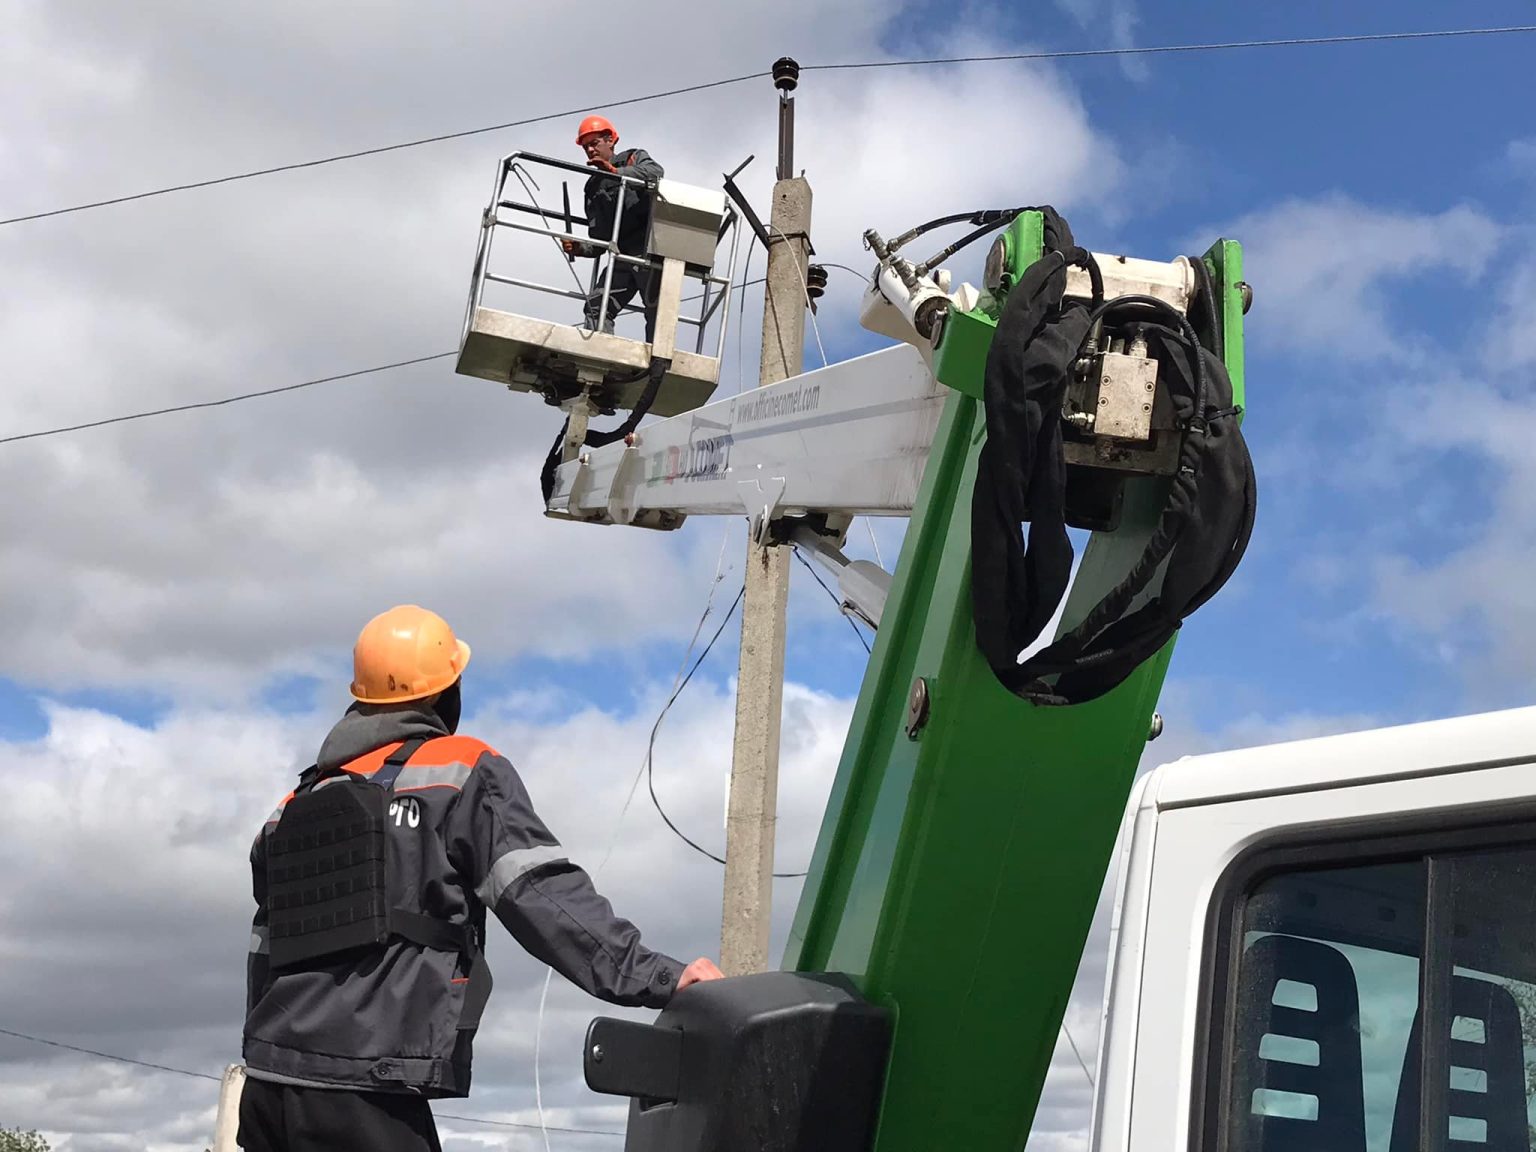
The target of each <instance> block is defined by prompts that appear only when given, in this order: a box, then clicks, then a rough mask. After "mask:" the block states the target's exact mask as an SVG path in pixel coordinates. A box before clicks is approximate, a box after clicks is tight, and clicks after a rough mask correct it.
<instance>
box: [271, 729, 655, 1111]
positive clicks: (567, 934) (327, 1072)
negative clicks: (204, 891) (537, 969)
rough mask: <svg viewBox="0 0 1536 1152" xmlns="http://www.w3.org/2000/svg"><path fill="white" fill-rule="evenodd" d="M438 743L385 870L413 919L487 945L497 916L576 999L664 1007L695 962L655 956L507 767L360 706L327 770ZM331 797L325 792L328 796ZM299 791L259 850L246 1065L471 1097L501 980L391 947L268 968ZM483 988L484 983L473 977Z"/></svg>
mask: <svg viewBox="0 0 1536 1152" xmlns="http://www.w3.org/2000/svg"><path fill="white" fill-rule="evenodd" d="M417 737H424V738H427V740H428V742H427V743H426V744H424V745H422V746H421V747H420V748H419V749H418V750H417V751H416V753H415V754H414V755H413V756H412V757H411V758H410V760H409V761H408V762H407V764H406V766H405V768H404V769H403V770H402V771H401V773H400V775H399V778H398V779H397V780H396V782H395V786H394V790H393V794H392V796H391V801H392V806H391V809H390V814H391V819H390V821H389V822H388V837H389V839H388V845H387V848H386V851H387V853H388V855H389V867H390V869H391V871H392V873H393V875H394V876H396V877H399V878H400V879H401V882H402V883H401V887H403V888H404V891H400V892H392V893H391V898H392V899H393V900H394V902H395V903H396V904H398V905H400V906H401V907H404V908H406V909H407V910H410V911H416V912H421V913H424V914H426V915H428V916H432V917H434V918H436V919H440V920H446V921H449V922H450V923H452V924H456V925H461V926H469V927H470V928H471V929H473V931H474V932H475V934H476V935H477V936H478V939H479V941H480V947H481V948H483V946H484V926H485V913H486V909H490V910H491V911H492V912H494V913H495V914H496V917H497V919H498V920H500V921H501V923H502V924H503V925H504V926H505V927H506V929H507V931H509V932H510V933H511V934H512V935H513V937H515V938H516V940H517V941H518V943H519V944H521V945H522V946H523V947H524V948H525V949H527V950H528V951H529V952H531V953H532V954H533V955H534V956H535V957H537V958H538V959H539V960H541V961H543V962H544V963H545V964H548V965H549V966H550V967H552V968H553V969H555V971H557V972H559V973H560V974H561V975H563V976H565V977H566V978H567V979H568V980H570V981H571V982H572V983H574V984H576V985H577V986H578V987H580V988H583V989H585V990H586V991H587V992H589V993H591V994H592V995H593V996H597V997H599V998H601V999H603V1000H607V1001H609V1002H611V1003H614V1004H621V1005H629V1006H639V1007H646V1008H660V1007H662V1006H664V1005H665V1004H666V1003H667V1001H668V1000H669V999H670V998H671V996H672V994H673V992H674V991H675V989H676V987H677V980H678V977H679V976H680V975H681V973H682V970H683V964H682V963H681V962H679V961H677V960H675V959H673V958H672V957H670V956H665V955H663V954H661V953H659V952H652V951H651V950H649V949H648V948H646V947H645V946H644V945H643V944H641V942H640V933H639V931H638V930H637V929H636V928H635V926H634V925H633V924H631V923H629V922H628V921H627V920H624V919H621V918H620V917H618V916H617V915H615V914H614V911H613V909H612V907H611V906H610V905H609V903H608V901H607V900H605V899H604V898H603V897H602V896H600V895H599V894H598V893H597V891H596V889H594V887H593V886H592V881H591V879H590V878H589V877H588V876H587V874H586V873H585V872H584V871H583V870H582V869H580V868H578V867H577V866H576V865H575V864H572V863H571V862H570V861H569V860H568V859H566V856H565V852H564V850H563V849H562V848H561V847H560V844H559V842H558V841H557V840H556V839H555V837H554V836H553V835H552V834H551V833H550V831H549V829H548V828H546V827H545V825H544V823H543V821H541V820H540V819H539V817H538V814H537V813H535V812H534V810H533V804H532V802H531V801H530V800H529V797H528V792H527V790H526V789H525V788H524V787H523V783H522V781H521V780H520V779H519V778H518V775H517V772H516V771H515V770H514V769H513V767H512V765H511V763H509V762H508V761H507V760H506V759H505V758H504V757H502V756H501V755H500V754H498V753H497V752H496V751H495V750H494V749H492V748H490V747H489V746H487V745H485V744H483V743H481V742H480V741H478V740H474V739H471V738H469V737H464V736H452V735H449V734H448V732H447V729H446V727H445V726H444V724H443V722H442V721H441V720H440V719H439V718H438V716H437V714H436V713H435V712H433V711H431V710H430V709H427V708H412V707H399V706H396V707H392V708H376V707H370V706H368V705H361V704H359V705H354V706H353V707H352V708H351V709H349V710H348V712H347V714H346V715H345V716H344V717H343V718H342V719H341V721H340V722H339V723H338V724H337V725H336V727H335V728H334V729H332V731H331V733H330V735H329V736H327V737H326V739H325V743H324V745H323V746H322V747H321V750H320V756H319V758H318V761H317V763H318V766H319V768H320V769H321V770H322V772H323V771H326V770H330V769H335V768H340V767H343V766H345V767H346V769H347V771H349V772H352V773H355V774H359V775H363V776H368V775H371V774H372V773H373V772H375V771H377V770H378V769H379V767H380V766H382V764H383V762H384V760H385V759H386V758H387V757H388V756H389V754H390V753H391V752H393V751H395V750H396V749H397V748H398V747H399V746H400V745H401V744H402V743H403V742H404V741H407V740H410V739H414V738H417ZM320 786H321V787H324V784H322V785H320ZM292 796H293V794H292V793H289V795H288V796H287V797H285V798H284V800H283V802H282V804H279V805H278V807H277V810H276V811H275V812H273V813H272V816H271V817H270V818H269V819H268V820H267V822H266V824H265V826H264V827H263V828H262V830H261V832H260V833H258V835H257V837H256V843H255V846H254V847H253V848H252V850H251V870H252V876H253V882H254V889H255V896H256V916H255V920H254V921H253V923H252V928H251V950H250V962H249V966H248V972H247V998H246V1022H245V1044H244V1055H245V1064H246V1070H247V1074H248V1075H250V1076H251V1077H253V1078H255V1079H259V1080H270V1081H276V1082H279V1083H288V1084H300V1085H308V1086H315V1087H331V1088H347V1089H354V1090H363V1091H374V1092H380V1091H383V1092H407V1093H416V1094H421V1095H426V1096H433V1097H442V1096H463V1095H466V1094H467V1093H468V1091H469V1081H470V1057H471V1046H472V1043H473V1040H474V1033H475V1027H476V1025H477V1024H478V1020H479V1009H480V1007H481V1006H482V1005H483V1003H484V997H485V995H486V994H488V992H489V971H488V969H486V967H485V964H484V962H483V959H481V958H480V957H479V955H478V949H476V950H474V951H475V954H474V955H468V954H465V955H455V954H453V953H450V952H440V951H436V950H433V949H428V948H423V947H422V946H420V945H418V944H414V943H411V942H409V941H407V940H403V939H397V938H392V939H391V940H390V942H389V943H388V944H387V945H386V946H384V947H383V948H381V949H379V950H377V951H375V952H372V953H369V954H365V955H364V956H363V957H362V958H361V959H359V958H356V957H352V958H334V962H332V959H333V958H322V959H321V960H318V961H316V962H314V964H313V965H311V966H309V967H304V968H299V969H295V970H291V971H290V970H282V971H278V972H273V971H272V970H271V969H270V967H269V965H268V962H267V959H268V942H267V907H266V887H267V883H266V842H267V838H268V836H270V835H271V833H272V830H273V829H274V828H275V827H276V826H277V821H278V820H279V818H280V817H281V816H282V812H283V808H284V806H285V805H286V804H287V803H288V800H290V799H292ZM472 976H473V978H472Z"/></svg>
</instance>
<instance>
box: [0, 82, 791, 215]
mask: <svg viewBox="0 0 1536 1152" xmlns="http://www.w3.org/2000/svg"><path fill="white" fill-rule="evenodd" d="M771 75H772V73H771V72H750V73H747V74H746V75H744V76H731V77H729V78H727V79H725V80H710V81H706V82H705V83H703V84H690V85H688V86H687V87H685V88H669V89H668V90H667V91H665V92H651V93H649V94H647V95H645V96H631V97H628V98H627V99H624V100H611V101H608V102H607V103H604V104H598V105H582V106H581V107H580V108H568V109H565V110H564V111H561V112H546V113H543V114H542V115H539V116H528V117H525V118H524V119H522V120H508V121H507V122H506V123H504V124H488V125H486V126H485V127H484V128H467V129H465V130H464V131H462V132H444V133H442V134H441V135H438V136H423V137H421V138H420V139H418V140H406V141H403V142H401V143H399V144H385V145H382V146H381V147H378V148H363V149H359V150H358V151H356V152H340V153H337V154H336V155H334V156H322V157H320V158H319V159H318V160H301V161H299V162H297V163H294V164H278V165H275V166H273V167H271V168H257V169H255V170H254V171H251V172H236V173H234V174H233V175H230V176H216V177H214V178H212V179H210V180H194V181H191V182H189V183H186V184H173V185H170V186H169V187H166V188H155V189H152V190H150V191H148V192H135V193H133V194H132V195H129V196H113V197H111V198H110V199H107V200H92V201H90V202H89V203H85V204H75V205H72V206H71V207H68V208H53V209H50V210H48V211H46V212H33V213H30V214H28V215H26V216H12V217H10V218H9V219H6V220H0V227H4V226H5V225H7V224H21V223H24V222H25V221H28V220H46V219H48V218H49V217H52V216H65V215H68V214H69V213H71V212H86V211H89V210H90V209H92V208H105V207H107V206H109V205H112V204H127V203H129V202H131V201H134V200H148V199H149V198H150V197H152V196H168V195H170V194H171V193H172V192H190V191H192V190H193V189H196V188H212V187H213V186H215V185H217V184H233V183H234V182H235V181H237V180H254V179H256V178H257V177H260V176H274V175H276V174H277V173H279V172H294V171H297V170H299V169H301V168H319V167H321V166H322V165H325V164H337V163H340V162H341V161H343V160H358V159H361V158H362V157H364V156H379V155H382V154H383V153H385V152H399V151H402V150H403V149H406V148H419V147H421V146H422V145H423V144H440V143H442V142H443V141H445V140H462V139H464V138H465V137H466V136H481V135H484V134H485V133H487V132H501V131H504V130H506V129H508V128H526V127H528V126H529V125H530V124H544V123H547V122H548V121H550V120H560V119H563V118H564V117H566V116H580V115H581V114H582V113H584V112H588V111H590V110H591V108H593V107H601V108H625V107H629V106H631V105H635V104H645V103H647V102H649V101H651V100H665V99H668V98H669V97H672V96H685V95H687V94H689V93H691V92H705V91H708V90H709V89H711V88H725V87H727V86H729V85H731V84H742V83H745V82H746V81H748V80H761V79H762V78H763V77H765V76H771Z"/></svg>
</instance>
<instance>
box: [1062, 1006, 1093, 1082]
mask: <svg viewBox="0 0 1536 1152" xmlns="http://www.w3.org/2000/svg"><path fill="white" fill-rule="evenodd" d="M1061 1034H1062V1035H1063V1036H1065V1037H1066V1038H1067V1044H1068V1045H1069V1046H1070V1047H1071V1049H1072V1055H1074V1056H1076V1057H1077V1066H1078V1067H1079V1068H1081V1069H1082V1070H1083V1075H1084V1076H1086V1077H1087V1078H1088V1087H1090V1088H1092V1087H1093V1073H1092V1072H1090V1071H1088V1061H1086V1060H1084V1059H1083V1054H1082V1052H1080V1051H1079V1050H1078V1047H1077V1041H1076V1040H1074V1039H1072V1032H1071V1030H1070V1029H1069V1028H1068V1027H1067V1022H1066V1021H1065V1020H1063V1021H1062V1022H1061Z"/></svg>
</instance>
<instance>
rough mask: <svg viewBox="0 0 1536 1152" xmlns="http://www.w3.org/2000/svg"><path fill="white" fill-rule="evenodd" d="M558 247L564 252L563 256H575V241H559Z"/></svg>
mask: <svg viewBox="0 0 1536 1152" xmlns="http://www.w3.org/2000/svg"><path fill="white" fill-rule="evenodd" d="M560 247H561V249H562V250H563V251H564V252H565V254H566V255H567V256H574V255H576V241H574V240H562V241H560Z"/></svg>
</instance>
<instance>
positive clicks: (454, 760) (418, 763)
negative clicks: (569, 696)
mask: <svg viewBox="0 0 1536 1152" xmlns="http://www.w3.org/2000/svg"><path fill="white" fill-rule="evenodd" d="M404 743H405V741H404V740H396V741H395V742H394V743H393V744H386V745H384V747H382V748H375V749H374V750H373V751H372V752H368V753H365V754H363V755H362V756H359V757H358V758H357V759H356V760H349V761H348V762H347V763H345V764H343V765H342V771H344V772H350V773H352V774H353V775H354V776H364V777H367V776H372V775H373V774H374V773H375V772H377V771H378V770H379V769H380V768H382V767H384V761H386V760H388V759H389V758H390V756H391V755H392V754H393V753H394V752H395V751H396V750H397V749H398V748H399V747H400V746H401V745H402V744H404ZM487 752H489V753H490V754H491V755H492V756H495V755H498V753H497V751H496V749H494V748H492V747H491V746H490V745H489V744H487V743H486V742H485V741H484V740H476V739H475V738H474V737H473V736H434V737H433V738H432V739H431V740H428V741H427V742H426V743H425V744H423V745H422V746H421V747H420V748H418V749H416V752H415V754H414V755H412V756H411V758H410V759H409V760H407V761H406V764H407V765H409V766H410V767H411V768H415V769H422V768H428V769H430V768H444V767H447V766H448V765H450V764H463V765H464V766H465V767H466V768H474V766H475V765H476V764H477V763H478V762H479V760H480V757H481V756H482V755H484V754H485V753H487ZM401 775H402V777H403V778H404V780H405V783H403V784H397V785H396V786H395V788H394V791H396V792H419V791H422V790H423V789H426V788H458V787H460V785H459V784H458V783H456V782H453V781H447V780H431V781H429V782H426V783H421V784H412V783H410V776H409V775H407V774H406V773H401ZM292 799H293V793H292V792H289V793H288V795H286V796H284V797H283V799H282V803H280V804H279V805H278V806H277V810H276V811H275V812H273V813H272V815H271V816H269V817H268V818H267V823H268V824H275V823H277V821H278V820H279V819H280V818H281V816H282V814H283V809H284V808H286V807H287V806H288V801H290V800H292Z"/></svg>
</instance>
